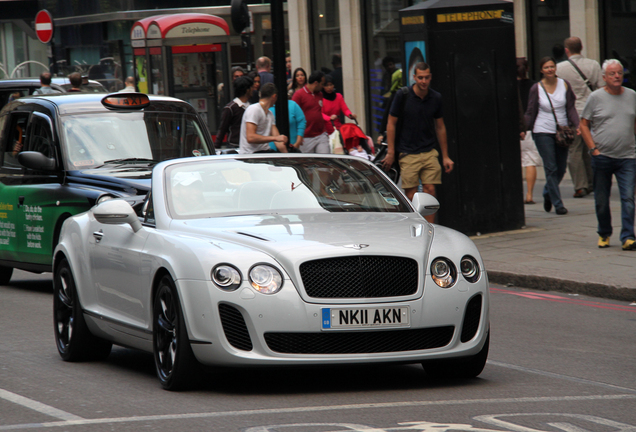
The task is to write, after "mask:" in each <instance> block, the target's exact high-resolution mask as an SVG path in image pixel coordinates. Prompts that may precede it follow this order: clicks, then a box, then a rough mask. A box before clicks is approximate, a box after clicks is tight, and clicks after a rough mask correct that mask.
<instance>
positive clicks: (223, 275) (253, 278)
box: [212, 264, 283, 294]
mask: <svg viewBox="0 0 636 432" xmlns="http://www.w3.org/2000/svg"><path fill="white" fill-rule="evenodd" d="M249 279H250V284H251V285H252V288H254V289H255V290H256V291H258V292H260V293H263V294H275V293H277V292H278V291H280V289H281V288H282V287H283V277H282V276H281V274H280V272H279V271H278V270H277V269H276V268H274V267H272V266H270V265H268V264H257V265H255V266H253V267H252V268H251V269H250V271H249ZM241 281H242V277H241V272H239V271H238V269H236V268H235V267H234V266H231V265H229V264H219V265H217V266H216V267H214V268H213V269H212V282H214V284H215V285H216V286H218V287H219V288H221V289H222V290H225V291H234V290H236V289H238V287H240V286H241Z"/></svg>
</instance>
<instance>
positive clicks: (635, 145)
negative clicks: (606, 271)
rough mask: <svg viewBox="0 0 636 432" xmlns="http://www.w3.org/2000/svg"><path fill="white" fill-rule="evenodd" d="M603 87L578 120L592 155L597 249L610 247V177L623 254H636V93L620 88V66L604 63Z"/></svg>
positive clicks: (593, 94) (621, 68)
mask: <svg viewBox="0 0 636 432" xmlns="http://www.w3.org/2000/svg"><path fill="white" fill-rule="evenodd" d="M603 80H604V81H605V87H604V88H602V89H598V90H596V91H594V93H592V94H591V95H590V97H589V98H588V99H587V103H586V104H585V108H584V109H583V113H582V116H581V126H580V128H581V135H582V136H583V139H584V140H585V144H586V145H587V147H588V148H589V151H590V154H591V155H592V170H593V171H594V202H595V205H596V218H597V220H598V235H599V240H598V247H600V248H606V247H609V238H610V236H611V235H612V216H611V214H610V200H609V197H610V191H611V188H612V175H614V176H616V183H617V184H618V190H619V192H620V196H621V222H622V229H621V235H620V240H621V243H622V244H623V250H636V241H634V184H635V183H636V140H635V139H634V133H635V132H636V92H635V91H634V90H632V89H629V88H625V87H623V85H622V84H623V65H622V64H621V62H619V61H618V60H614V59H611V60H605V62H604V63H603Z"/></svg>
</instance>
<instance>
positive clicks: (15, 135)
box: [0, 113, 28, 264]
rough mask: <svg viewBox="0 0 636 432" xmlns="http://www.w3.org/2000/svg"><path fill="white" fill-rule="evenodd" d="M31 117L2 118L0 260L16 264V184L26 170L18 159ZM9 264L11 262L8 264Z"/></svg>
mask: <svg viewBox="0 0 636 432" xmlns="http://www.w3.org/2000/svg"><path fill="white" fill-rule="evenodd" d="M27 121H28V114H23V115H22V116H20V117H18V116H14V117H12V116H10V115H9V114H8V113H7V114H5V115H3V116H0V261H2V262H7V261H13V262H15V261H17V249H18V238H17V235H18V234H17V233H18V230H17V219H18V218H17V213H18V207H17V206H18V200H17V194H16V190H15V189H16V188H15V186H16V184H20V183H21V179H22V175H23V173H24V169H23V167H22V166H21V165H20V164H19V163H18V161H17V159H16V158H15V155H16V151H17V148H16V146H20V145H21V144H22V141H23V136H24V134H23V128H26V124H27ZM9 264H10V263H9Z"/></svg>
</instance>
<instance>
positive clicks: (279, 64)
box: [270, 0, 289, 137]
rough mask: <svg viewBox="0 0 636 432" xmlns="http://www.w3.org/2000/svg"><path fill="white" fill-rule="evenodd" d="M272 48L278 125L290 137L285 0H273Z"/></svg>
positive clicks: (271, 7) (271, 6)
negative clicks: (276, 91)
mask: <svg viewBox="0 0 636 432" xmlns="http://www.w3.org/2000/svg"><path fill="white" fill-rule="evenodd" d="M270 10H271V12H270V13H271V15H272V48H273V53H274V59H273V60H274V84H276V88H277V89H278V101H277V102H276V127H277V128H278V131H279V132H280V133H281V134H283V135H286V136H287V137H289V109H288V106H287V71H286V68H285V57H286V56H285V16H284V14H283V0H271V3H270Z"/></svg>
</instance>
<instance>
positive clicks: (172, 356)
mask: <svg viewBox="0 0 636 432" xmlns="http://www.w3.org/2000/svg"><path fill="white" fill-rule="evenodd" d="M152 322H153V332H152V339H153V346H154V350H153V351H154V358H155V368H156V370H157V377H158V378H159V382H160V383H161V385H162V387H163V388H165V389H166V390H182V389H185V388H187V387H189V386H190V385H191V384H192V381H193V379H192V377H193V375H194V371H195V370H196V369H197V367H196V366H197V361H196V359H195V358H194V353H193V352H192V348H191V346H190V341H189V339H188V331H187V329H186V326H185V321H184V318H183V313H182V311H181V306H180V303H179V298H178V296H177V290H176V287H175V285H174V282H173V281H172V279H171V278H170V277H169V276H164V277H163V279H161V282H160V283H159V287H158V288H157V292H156V294H155V302H154V306H153V321H152Z"/></svg>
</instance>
